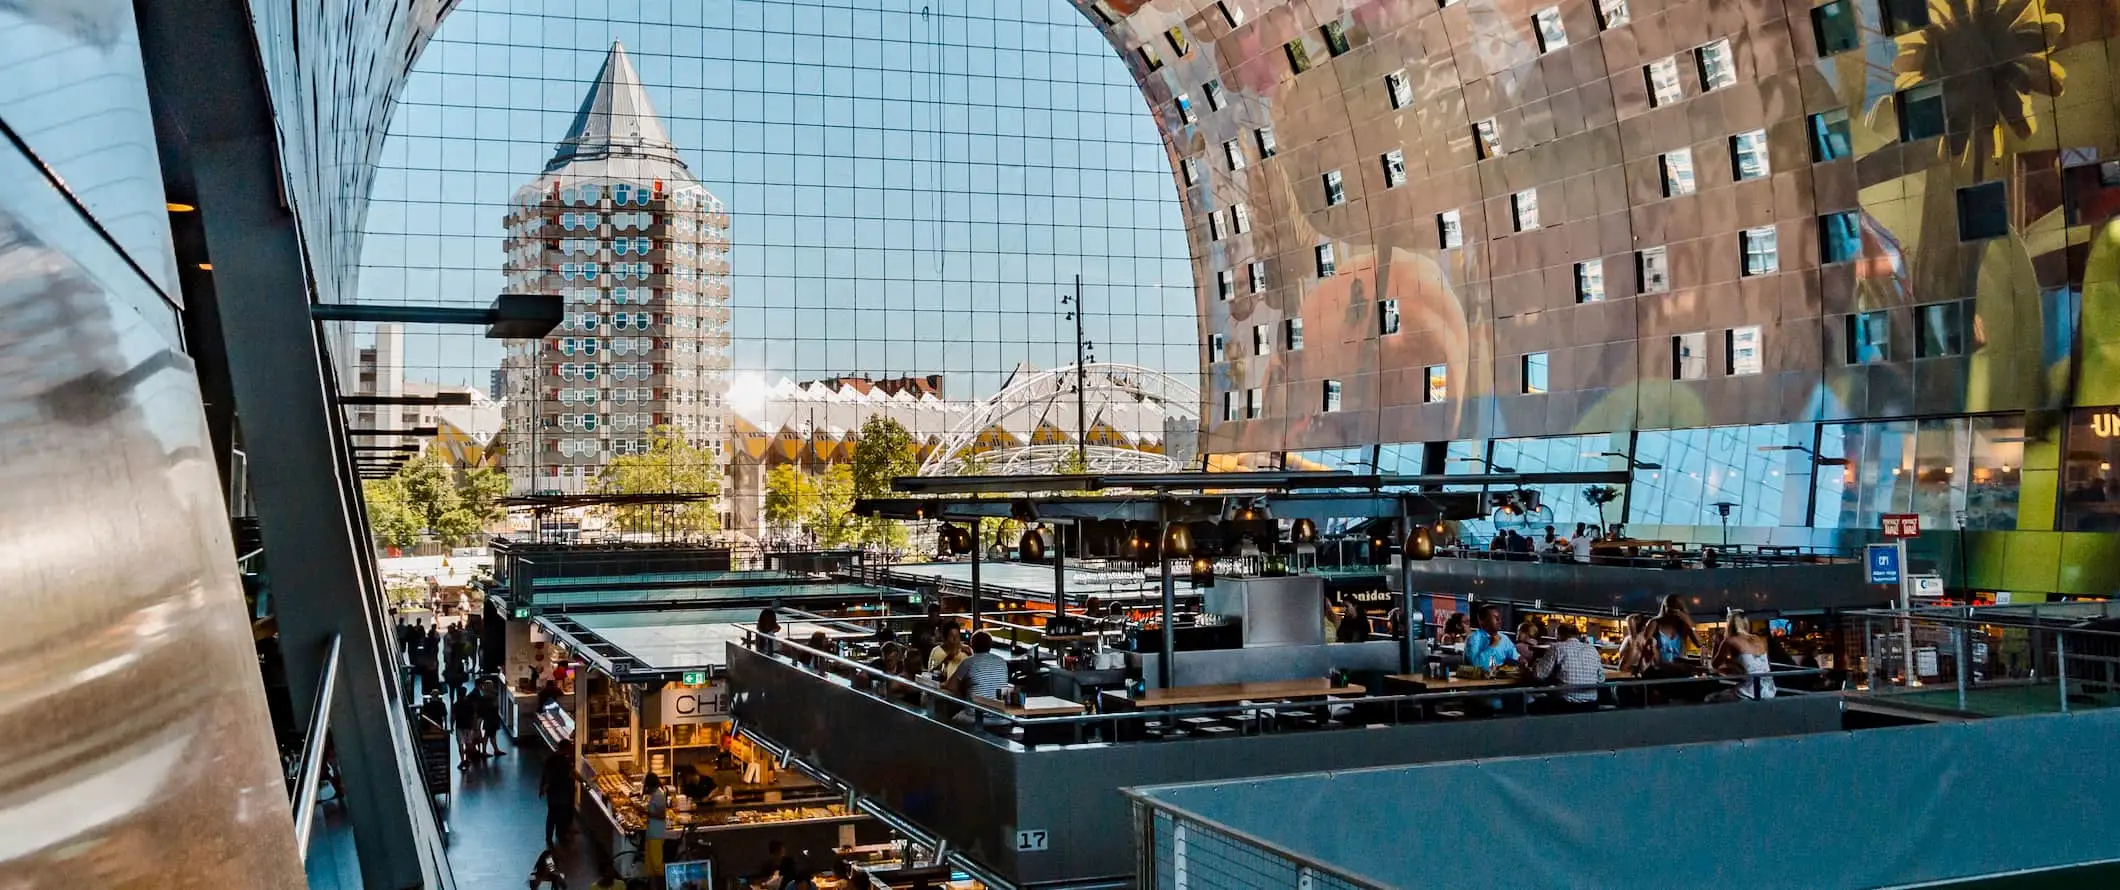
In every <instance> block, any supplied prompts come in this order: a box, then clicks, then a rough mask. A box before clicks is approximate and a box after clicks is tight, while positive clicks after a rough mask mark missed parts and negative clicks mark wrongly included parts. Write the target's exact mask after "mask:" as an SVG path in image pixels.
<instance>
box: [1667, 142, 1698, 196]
mask: <svg viewBox="0 0 2120 890" xmlns="http://www.w3.org/2000/svg"><path fill="white" fill-rule="evenodd" d="M1660 160H1661V164H1662V167H1663V174H1664V197H1666V198H1675V197H1678V196H1679V195H1690V194H1693V149H1690V148H1680V149H1673V150H1671V151H1667V152H1664V154H1663V155H1662V157H1661V159H1660Z"/></svg>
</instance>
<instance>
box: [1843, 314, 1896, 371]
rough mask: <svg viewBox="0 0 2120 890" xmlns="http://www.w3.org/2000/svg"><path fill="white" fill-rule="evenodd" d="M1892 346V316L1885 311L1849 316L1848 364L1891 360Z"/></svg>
mask: <svg viewBox="0 0 2120 890" xmlns="http://www.w3.org/2000/svg"><path fill="white" fill-rule="evenodd" d="M1891 345H1892V324H1891V316H1890V315H1888V314H1887V313H1886V312H1885V311H1884V310H1882V309H1880V310H1878V311H1876V312H1862V313H1858V314H1855V315H1850V316H1848V364H1851V365H1861V364H1868V363H1870V362H1881V361H1886V360H1889V359H1890V358H1891Z"/></svg>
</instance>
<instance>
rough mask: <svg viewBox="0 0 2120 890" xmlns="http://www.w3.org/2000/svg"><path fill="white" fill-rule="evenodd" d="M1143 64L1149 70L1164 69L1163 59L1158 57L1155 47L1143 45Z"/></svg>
mask: <svg viewBox="0 0 2120 890" xmlns="http://www.w3.org/2000/svg"><path fill="white" fill-rule="evenodd" d="M1141 64H1143V65H1146V66H1148V70H1150V71H1154V70H1156V69H1159V68H1162V67H1163V57H1162V56H1159V55H1156V48H1155V47H1153V46H1149V45H1148V44H1146V43H1144V44H1141Z"/></svg>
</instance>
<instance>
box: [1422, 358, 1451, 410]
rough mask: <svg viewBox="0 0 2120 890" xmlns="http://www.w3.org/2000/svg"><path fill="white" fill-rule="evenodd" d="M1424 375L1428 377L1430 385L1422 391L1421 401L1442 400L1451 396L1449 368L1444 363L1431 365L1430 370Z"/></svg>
mask: <svg viewBox="0 0 2120 890" xmlns="http://www.w3.org/2000/svg"><path fill="white" fill-rule="evenodd" d="M1422 376H1423V377H1426V378H1427V383H1428V386H1427V387H1426V389H1425V391H1424V392H1422V393H1421V401H1423V402H1440V401H1443V400H1444V399H1447V398H1450V369H1449V368H1447V367H1445V366H1443V365H1429V366H1428V370H1427V371H1426V372H1425V373H1424V374H1423V375H1422Z"/></svg>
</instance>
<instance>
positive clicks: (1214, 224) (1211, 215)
mask: <svg viewBox="0 0 2120 890" xmlns="http://www.w3.org/2000/svg"><path fill="white" fill-rule="evenodd" d="M1207 240H1209V241H1220V240H1222V211H1220V210H1210V211H1208V212H1207Z"/></svg>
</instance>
